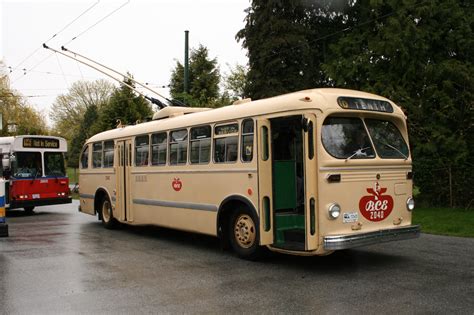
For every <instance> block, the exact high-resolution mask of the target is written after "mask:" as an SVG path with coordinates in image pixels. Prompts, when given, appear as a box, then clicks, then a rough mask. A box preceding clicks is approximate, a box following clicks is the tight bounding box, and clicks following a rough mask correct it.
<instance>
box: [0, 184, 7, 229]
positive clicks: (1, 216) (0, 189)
mask: <svg viewBox="0 0 474 315" xmlns="http://www.w3.org/2000/svg"><path fill="white" fill-rule="evenodd" d="M5 183H6V181H5V180H4V179H3V178H0V237H7V236H8V224H7V222H6V219H5V217H6V211H5Z"/></svg>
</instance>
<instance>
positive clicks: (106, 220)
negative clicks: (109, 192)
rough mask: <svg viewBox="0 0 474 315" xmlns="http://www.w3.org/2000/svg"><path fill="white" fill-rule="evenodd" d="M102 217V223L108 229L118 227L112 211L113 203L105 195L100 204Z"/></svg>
mask: <svg viewBox="0 0 474 315" xmlns="http://www.w3.org/2000/svg"><path fill="white" fill-rule="evenodd" d="M99 215H100V218H101V220H102V224H103V225H104V227H105V228H106V229H113V228H115V227H117V220H116V219H115V218H114V215H113V213H112V204H111V203H110V201H109V198H107V197H104V199H102V203H101V206H100V213H99Z"/></svg>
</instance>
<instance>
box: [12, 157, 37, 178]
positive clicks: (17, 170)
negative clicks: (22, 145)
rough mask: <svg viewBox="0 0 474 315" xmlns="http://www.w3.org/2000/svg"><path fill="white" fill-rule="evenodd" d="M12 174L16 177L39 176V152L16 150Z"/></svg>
mask: <svg viewBox="0 0 474 315" xmlns="http://www.w3.org/2000/svg"><path fill="white" fill-rule="evenodd" d="M12 164H13V165H12V166H13V176H14V177H17V178H28V177H39V176H41V175H42V168H41V153H40V152H16V161H15V162H14V163H12Z"/></svg>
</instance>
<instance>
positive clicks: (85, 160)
mask: <svg viewBox="0 0 474 315" xmlns="http://www.w3.org/2000/svg"><path fill="white" fill-rule="evenodd" d="M88 167H89V146H88V145H86V146H85V147H84V149H83V150H82V154H81V168H88Z"/></svg>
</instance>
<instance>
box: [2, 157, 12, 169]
mask: <svg viewBox="0 0 474 315" xmlns="http://www.w3.org/2000/svg"><path fill="white" fill-rule="evenodd" d="M2 166H3V169H7V168H10V159H8V158H7V159H5V158H3V159H2Z"/></svg>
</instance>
